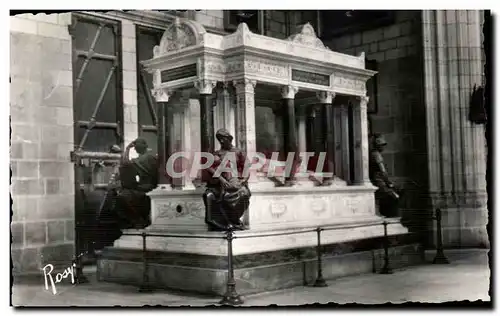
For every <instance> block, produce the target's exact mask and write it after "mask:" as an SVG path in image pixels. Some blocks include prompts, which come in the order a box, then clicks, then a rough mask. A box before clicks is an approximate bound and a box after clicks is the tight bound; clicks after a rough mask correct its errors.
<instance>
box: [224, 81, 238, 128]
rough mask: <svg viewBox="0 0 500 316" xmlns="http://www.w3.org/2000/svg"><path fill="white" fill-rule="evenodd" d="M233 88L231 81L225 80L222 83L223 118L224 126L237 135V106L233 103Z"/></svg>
mask: <svg viewBox="0 0 500 316" xmlns="http://www.w3.org/2000/svg"><path fill="white" fill-rule="evenodd" d="M232 90H233V88H232V87H231V85H230V83H229V82H224V83H223V85H222V96H223V98H222V101H223V111H222V112H223V119H224V128H225V129H227V130H228V131H229V133H231V135H233V136H234V135H236V124H235V108H234V103H233V98H232V95H231V92H232Z"/></svg>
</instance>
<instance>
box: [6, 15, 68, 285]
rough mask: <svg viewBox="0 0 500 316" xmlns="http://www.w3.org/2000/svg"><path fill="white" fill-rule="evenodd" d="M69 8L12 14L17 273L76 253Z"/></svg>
mask: <svg viewBox="0 0 500 316" xmlns="http://www.w3.org/2000/svg"><path fill="white" fill-rule="evenodd" d="M70 22H71V19H70V14H52V15H45V14H38V15H36V16H35V15H32V14H23V15H17V16H15V17H10V58H11V60H10V114H11V152H10V158H11V171H12V178H11V183H12V184H11V198H12V200H13V205H12V223H11V231H12V262H13V268H14V270H13V273H14V275H16V274H18V273H20V272H37V273H39V272H40V268H42V267H43V266H44V265H45V264H48V263H50V264H53V265H60V264H61V265H66V266H67V265H69V264H70V262H71V259H72V255H73V248H74V246H73V240H74V236H73V231H74V205H75V204H74V172H73V164H72V163H71V162H70V157H69V155H70V151H71V150H72V149H73V88H72V85H73V81H72V63H71V41H70V36H69V34H68V27H67V26H68V24H69V23H70Z"/></svg>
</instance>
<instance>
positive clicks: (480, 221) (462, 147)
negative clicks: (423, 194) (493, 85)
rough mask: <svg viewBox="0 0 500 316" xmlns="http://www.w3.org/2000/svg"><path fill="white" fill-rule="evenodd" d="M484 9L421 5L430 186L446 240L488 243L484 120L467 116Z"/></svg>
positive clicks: (478, 65)
mask: <svg viewBox="0 0 500 316" xmlns="http://www.w3.org/2000/svg"><path fill="white" fill-rule="evenodd" d="M482 14H483V11H478V10H437V11H430V10H423V11H422V27H423V29H422V33H423V47H424V66H425V67H424V73H425V105H426V120H427V148H428V168H429V191H430V195H431V200H432V209H436V208H438V207H439V208H441V210H442V215H443V217H442V225H443V242H444V244H445V246H471V247H478V246H488V245H489V241H488V236H487V233H486V228H485V225H486V223H487V221H488V210H487V207H486V199H487V194H486V179H485V177H486V144H485V137H484V126H483V125H475V124H472V123H471V122H470V121H469V120H468V111H469V102H470V96H471V92H472V89H473V87H474V85H477V86H479V85H481V84H482V82H481V81H482V75H483V64H482V60H481V54H482V51H481V34H482V25H481V24H482V21H481V18H482Z"/></svg>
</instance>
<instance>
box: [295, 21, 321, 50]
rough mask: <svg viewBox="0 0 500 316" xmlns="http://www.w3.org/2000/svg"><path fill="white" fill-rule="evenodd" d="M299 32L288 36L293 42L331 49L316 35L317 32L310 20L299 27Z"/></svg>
mask: <svg viewBox="0 0 500 316" xmlns="http://www.w3.org/2000/svg"><path fill="white" fill-rule="evenodd" d="M298 29H299V32H298V33H297V34H294V35H292V36H290V37H289V38H288V40H289V41H291V42H293V43H299V44H302V45H304V46H310V47H314V48H319V49H326V50H330V49H329V48H328V47H326V46H325V44H323V42H322V41H321V40H320V39H319V38H318V37H317V36H316V32H315V31H314V28H313V27H312V25H311V24H310V23H309V22H308V23H306V24H304V25H301V26H299V27H298Z"/></svg>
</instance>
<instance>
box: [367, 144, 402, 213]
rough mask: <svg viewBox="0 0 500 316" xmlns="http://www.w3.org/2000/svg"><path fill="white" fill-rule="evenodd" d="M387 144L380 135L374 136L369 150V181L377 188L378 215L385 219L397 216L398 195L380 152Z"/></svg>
mask: <svg viewBox="0 0 500 316" xmlns="http://www.w3.org/2000/svg"><path fill="white" fill-rule="evenodd" d="M385 146H387V142H386V141H385V139H384V138H383V136H382V135H374V136H373V139H372V148H371V150H370V180H371V181H372V183H373V185H374V186H376V187H377V188H378V190H377V191H376V192H375V199H376V200H377V201H378V202H379V211H380V214H381V215H383V216H385V217H396V216H398V213H399V212H398V203H399V193H398V192H397V190H396V188H395V187H394V184H393V183H392V182H391V180H390V179H389V175H388V173H387V169H386V167H385V164H384V158H383V157H382V152H383V151H384V147H385Z"/></svg>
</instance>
